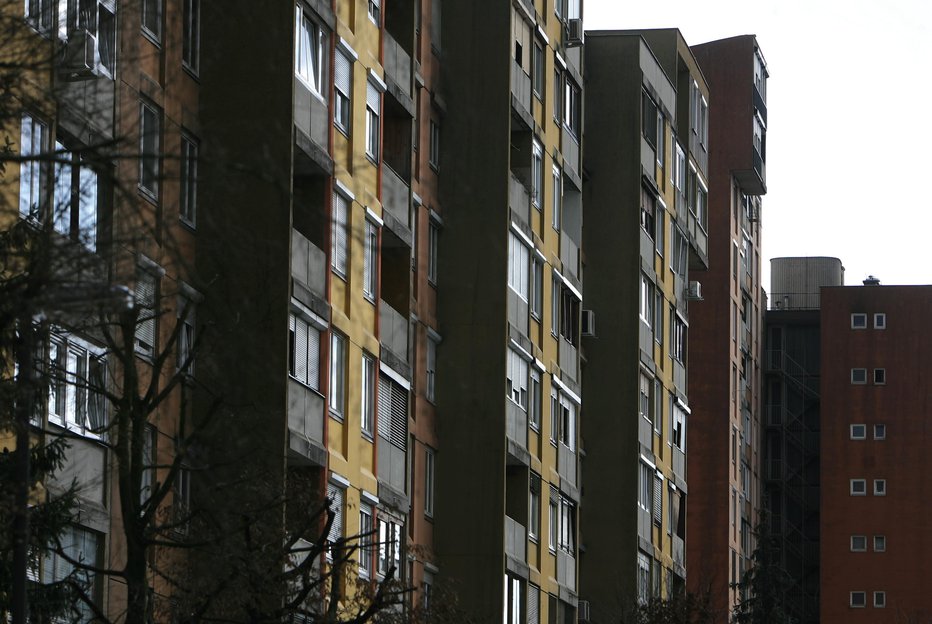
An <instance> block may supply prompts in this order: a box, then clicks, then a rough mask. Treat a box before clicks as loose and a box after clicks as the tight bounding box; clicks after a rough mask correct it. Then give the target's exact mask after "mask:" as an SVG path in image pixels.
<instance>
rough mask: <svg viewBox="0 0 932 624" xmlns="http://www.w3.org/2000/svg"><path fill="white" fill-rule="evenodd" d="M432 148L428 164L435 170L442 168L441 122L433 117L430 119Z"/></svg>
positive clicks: (428, 155)
mask: <svg viewBox="0 0 932 624" xmlns="http://www.w3.org/2000/svg"><path fill="white" fill-rule="evenodd" d="M429 131H430V145H429V147H430V150H429V151H428V153H427V164H429V165H430V168H431V169H433V170H434V171H439V170H440V122H439V121H437V120H436V119H433V118H431V120H430V128H429Z"/></svg>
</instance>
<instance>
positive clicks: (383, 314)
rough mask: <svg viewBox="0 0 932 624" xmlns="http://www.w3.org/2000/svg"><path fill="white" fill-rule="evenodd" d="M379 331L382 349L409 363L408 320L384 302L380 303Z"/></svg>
mask: <svg viewBox="0 0 932 624" xmlns="http://www.w3.org/2000/svg"><path fill="white" fill-rule="evenodd" d="M379 329H380V336H381V340H380V342H381V343H382V347H384V348H386V349H388V350H389V351H391V352H392V353H393V354H394V355H396V356H397V357H399V358H401V359H402V360H403V361H405V362H407V361H408V319H407V318H405V317H404V316H402V315H401V314H400V313H399V312H398V311H396V310H395V308H393V307H392V306H390V305H389V304H388V303H386V302H385V301H384V300H380V301H379Z"/></svg>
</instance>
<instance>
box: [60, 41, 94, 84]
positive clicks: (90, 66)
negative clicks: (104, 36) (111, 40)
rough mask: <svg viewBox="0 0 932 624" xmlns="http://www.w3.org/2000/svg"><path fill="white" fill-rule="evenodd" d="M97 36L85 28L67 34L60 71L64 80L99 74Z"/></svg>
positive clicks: (83, 78)
mask: <svg viewBox="0 0 932 624" xmlns="http://www.w3.org/2000/svg"><path fill="white" fill-rule="evenodd" d="M99 66H100V56H99V52H98V49H97V37H96V36H94V34H93V33H90V32H88V31H87V30H76V31H74V32H72V33H71V34H70V35H68V41H66V42H65V44H64V51H63V54H62V62H61V72H62V74H63V76H64V78H65V79H66V80H85V79H87V78H94V77H96V76H98V75H99V73H100V72H99V71H98V67H99Z"/></svg>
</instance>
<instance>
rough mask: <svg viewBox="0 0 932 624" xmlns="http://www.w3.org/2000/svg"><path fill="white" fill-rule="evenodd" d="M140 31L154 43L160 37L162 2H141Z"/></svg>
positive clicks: (143, 0) (154, 0) (149, 0)
mask: <svg viewBox="0 0 932 624" xmlns="http://www.w3.org/2000/svg"><path fill="white" fill-rule="evenodd" d="M142 31H143V32H144V33H146V34H148V35H150V36H151V37H152V38H153V39H155V40H156V41H158V40H159V39H160V38H161V37H162V0H142Z"/></svg>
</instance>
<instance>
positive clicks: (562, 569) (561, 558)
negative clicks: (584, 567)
mask: <svg viewBox="0 0 932 624" xmlns="http://www.w3.org/2000/svg"><path fill="white" fill-rule="evenodd" d="M557 582H558V583H559V584H560V585H563V586H564V587H566V588H567V589H569V590H570V591H576V557H574V556H573V555H571V554H570V553H568V552H565V551H563V550H558V551H557Z"/></svg>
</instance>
